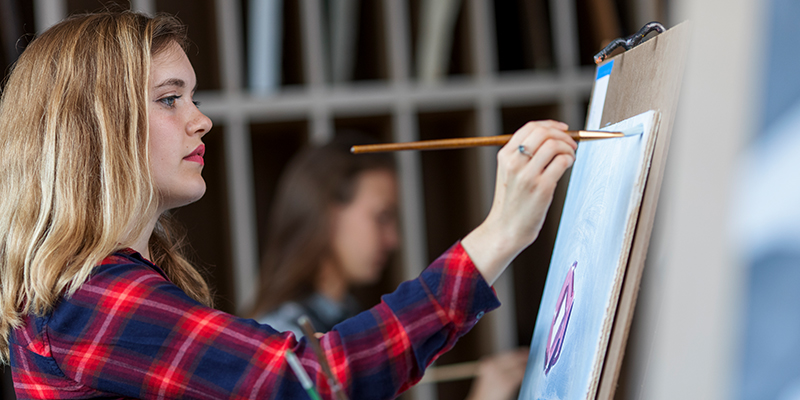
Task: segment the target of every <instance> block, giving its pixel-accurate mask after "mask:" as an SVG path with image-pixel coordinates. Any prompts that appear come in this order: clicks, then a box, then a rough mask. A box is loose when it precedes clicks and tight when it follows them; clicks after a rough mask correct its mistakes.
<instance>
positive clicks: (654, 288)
mask: <svg viewBox="0 0 800 400" xmlns="http://www.w3.org/2000/svg"><path fill="white" fill-rule="evenodd" d="M676 6H677V11H678V13H677V15H676V16H677V18H674V20H676V21H684V20H688V21H690V23H691V24H692V25H691V28H692V34H691V36H690V44H689V50H688V56H687V60H688V64H687V69H686V73H685V76H684V81H683V86H682V87H683V89H682V93H681V99H680V103H679V110H678V113H677V118H678V119H677V120H676V124H675V129H674V135H673V138H672V141H671V146H670V147H671V148H670V151H669V159H668V160H667V170H666V173H665V175H664V190H662V191H661V199H660V203H661V204H660V205H659V215H658V216H657V219H656V222H657V224H656V225H655V229H656V230H655V231H654V233H653V246H651V250H650V257H648V260H655V261H656V262H648V265H647V268H646V269H645V273H644V275H643V281H642V289H641V295H640V298H642V299H641V301H640V304H641V306H637V310H636V314H637V316H640V318H643V322H644V325H643V327H642V329H640V330H639V332H638V335H637V343H638V345H637V347H636V348H635V353H634V354H636V357H635V360H634V362H635V364H634V365H633V366H632V367H631V368H630V370H631V371H634V373H635V375H634V377H633V378H634V379H633V380H632V381H631V386H630V389H629V390H631V393H632V394H633V396H632V397H633V398H636V399H639V398H641V399H653V400H662V399H664V400H666V399H677V398H687V397H688V398H694V399H708V400H716V399H730V398H736V397H737V396H736V395H737V393H733V392H732V390H731V389H732V388H734V387H735V385H734V384H733V383H734V379H735V375H736V374H735V373H736V372H738V371H737V369H736V368H737V365H738V361H739V360H738V359H737V357H736V355H737V351H736V348H737V346H736V345H737V339H738V337H737V334H738V332H739V330H740V329H739V328H740V325H739V322H740V321H739V320H738V319H737V316H738V315H739V314H740V313H741V307H742V304H741V300H740V299H741V296H742V293H741V285H742V280H743V279H744V276H743V274H744V271H743V268H742V266H741V265H739V260H737V259H736V258H734V257H733V254H735V253H736V251H735V249H733V248H732V244H731V243H730V241H729V232H728V227H729V220H728V218H729V214H728V212H729V210H730V198H731V196H730V195H731V193H732V187H733V185H734V184H735V183H736V179H737V178H738V177H737V176H735V174H734V173H733V171H735V170H736V169H735V168H734V167H735V166H736V165H737V162H738V159H739V157H740V155H741V150H742V149H743V147H744V145H745V141H746V139H747V137H748V135H749V134H750V133H751V132H753V127H754V122H755V121H754V120H755V117H756V114H757V111H758V110H759V107H757V105H756V103H755V101H756V100H757V99H759V97H758V96H753V93H757V92H758V90H754V89H755V84H756V82H757V80H756V78H758V77H760V76H759V75H760V74H759V73H758V72H757V67H758V63H759V62H760V60H761V59H762V57H761V55H760V54H758V53H759V52H760V51H761V49H764V48H765V46H763V44H764V37H763V32H764V30H763V29H762V26H763V25H764V11H765V10H764V9H765V8H766V3H765V2H763V1H759V0H702V1H701V0H679V1H677V2H676ZM741 49H751V50H752V51H754V52H755V54H750V55H749V56H748V57H743V58H738V59H736V61H735V62H730V58H729V57H730V55H731V54H736V53H737V52H738V51H740V50H741ZM709 149H713V150H712V152H713V157H711V158H709V154H711V153H709Z"/></svg>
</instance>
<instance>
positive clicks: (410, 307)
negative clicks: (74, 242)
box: [10, 243, 499, 400]
mask: <svg viewBox="0 0 800 400" xmlns="http://www.w3.org/2000/svg"><path fill="white" fill-rule="evenodd" d="M497 306H499V302H498V301H497V298H496V297H495V294H494V291H493V290H492V289H491V288H490V287H489V286H488V285H487V284H486V282H485V281H484V279H483V278H482V276H481V275H480V273H479V272H478V271H477V270H476V269H475V267H474V265H473V264H472V261H471V260H470V259H469V256H468V255H467V254H466V252H465V251H464V249H463V248H462V247H461V245H460V244H458V243H457V244H456V245H455V246H453V247H452V248H450V249H449V250H448V251H447V252H445V253H444V254H443V255H442V256H441V257H440V258H438V259H437V260H436V261H434V263H433V264H431V265H430V266H429V267H428V268H427V269H426V270H425V271H424V272H423V273H422V274H421V275H420V276H419V277H418V278H417V279H414V280H411V281H408V282H404V283H403V284H401V285H400V286H399V287H398V288H397V290H396V291H395V292H394V293H391V294H388V295H386V296H384V297H383V299H382V301H381V303H380V304H379V305H377V306H375V307H374V308H372V309H370V310H367V311H365V312H363V313H361V314H359V315H357V316H355V317H353V318H350V319H348V320H346V321H344V322H342V323H341V324H339V325H337V326H336V327H335V328H334V329H333V330H332V331H331V332H328V333H327V334H325V335H324V336H323V338H322V339H321V340H320V341H321V344H322V346H323V348H324V350H325V353H326V356H327V359H328V362H329V363H330V365H331V368H332V370H333V372H334V374H335V375H336V376H337V378H338V379H339V381H340V382H341V383H342V384H343V386H344V387H345V389H346V390H347V393H348V395H349V396H350V398H352V399H387V398H393V397H395V396H397V395H398V394H399V393H401V392H403V391H404V390H406V389H408V388H409V387H410V386H411V385H413V384H414V383H415V382H417V381H418V380H419V379H420V378H421V377H422V375H423V373H424V370H425V368H426V367H427V366H428V365H430V364H431V363H432V362H433V361H434V360H435V359H436V358H437V357H438V356H439V355H441V354H442V353H444V352H446V351H447V350H449V349H451V348H452V347H453V345H454V344H455V342H456V340H457V339H458V338H459V337H460V336H462V335H464V334H465V333H466V332H467V331H469V329H470V328H472V326H474V325H475V323H476V322H477V321H478V319H480V317H481V316H482V315H483V314H484V312H485V311H489V310H491V309H493V308H496V307H497ZM10 347H11V368H12V375H13V379H14V388H15V390H16V392H17V397H18V398H19V399H20V400H21V399H29V398H31V399H76V398H104V399H108V398H148V399H149V398H182V399H189V398H191V399H220V398H236V399H244V398H259V399H262V398H263V399H295V398H296V399H304V398H307V394H306V393H305V391H304V390H303V388H302V386H301V385H300V384H299V381H298V379H297V378H296V377H295V375H294V373H293V372H291V368H289V366H288V364H287V362H286V359H285V357H284V351H285V350H286V349H292V350H293V351H294V352H295V353H296V354H297V356H298V357H299V358H300V361H301V363H302V365H303V367H304V368H305V369H306V371H307V372H308V374H309V375H310V376H311V379H312V380H313V381H314V384H315V386H316V387H317V389H318V391H319V392H320V394H321V395H322V397H323V398H332V394H331V389H330V387H329V385H328V383H327V379H325V377H324V375H323V373H322V370H321V368H320V366H319V363H318V361H317V358H316V356H315V355H314V353H313V350H312V349H311V346H310V345H308V343H307V342H306V339H305V338H304V339H301V340H300V341H299V342H298V341H296V340H295V337H294V335H293V334H291V333H289V332H285V333H279V332H277V331H275V330H273V329H272V328H270V327H269V326H267V325H259V324H258V323H256V322H255V321H253V320H249V319H242V318H238V317H235V316H233V315H230V314H226V313H224V312H221V311H218V310H214V309H212V308H208V307H205V306H203V305H201V304H199V303H197V302H196V301H194V300H192V299H190V298H189V297H188V296H187V295H186V294H185V293H184V292H183V291H181V290H180V289H179V288H178V287H177V286H175V285H174V284H172V283H171V282H170V281H169V280H168V279H167V278H166V276H165V275H164V273H163V271H162V270H161V269H160V268H158V267H157V266H155V265H153V264H151V263H150V262H148V261H147V260H145V259H144V258H142V257H141V255H139V254H138V253H136V252H134V251H132V250H127V251H123V252H118V253H116V254H114V255H112V256H110V257H108V258H106V259H105V260H104V261H103V262H102V263H101V264H100V265H99V266H98V267H97V268H95V270H94V271H93V274H92V276H91V278H90V279H89V280H88V281H86V282H85V283H84V284H83V285H82V286H81V287H80V288H79V289H78V291H77V292H76V293H75V295H74V296H72V297H70V298H62V299H61V301H60V302H59V304H58V305H56V307H55V309H54V310H53V311H52V312H51V313H50V314H48V315H46V316H44V317H35V316H28V317H27V319H26V324H25V326H23V327H21V328H18V329H16V330H14V331H13V332H12V334H11V340H10Z"/></svg>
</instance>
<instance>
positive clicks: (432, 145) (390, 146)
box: [350, 130, 625, 154]
mask: <svg viewBox="0 0 800 400" xmlns="http://www.w3.org/2000/svg"><path fill="white" fill-rule="evenodd" d="M567 133H568V134H569V135H570V136H571V137H572V139H574V140H576V141H580V140H597V139H609V138H615V137H623V136H625V135H624V134H623V133H622V132H605V131H583V130H581V131H567ZM511 136H512V135H498V136H476V137H467V138H454V139H438V140H421V141H418V142H406V143H384V144H367V145H362V146H353V147H351V148H350V152H351V153H353V154H360V153H378V152H384V151H401V150H442V149H459V148H464V147H478V146H502V145H504V144H506V143H508V141H509V140H511Z"/></svg>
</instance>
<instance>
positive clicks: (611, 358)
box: [597, 23, 689, 399]
mask: <svg viewBox="0 0 800 400" xmlns="http://www.w3.org/2000/svg"><path fill="white" fill-rule="evenodd" d="M688 37H689V27H688V24H687V23H683V24H680V25H678V26H676V27H674V28H672V29H670V30H669V31H667V32H665V33H663V34H661V35H658V36H656V37H655V38H653V39H651V40H649V41H647V42H645V43H643V44H641V45H639V46H638V47H636V48H634V49H633V50H630V51H628V52H625V53H622V54H621V55H619V56H616V57H614V58H613V60H614V70H613V71H612V73H611V77H610V80H609V84H608V92H607V94H606V102H605V107H604V108H603V117H602V118H601V122H600V126H605V125H606V124H608V123H614V122H617V121H621V120H624V119H626V118H630V117H631V116H634V115H637V114H639V113H642V112H644V111H647V110H656V111H658V112H659V113H660V125H659V127H658V137H657V139H656V144H655V150H654V152H653V160H652V163H651V166H650V171H649V174H648V178H647V186H646V187H645V192H644V197H643V199H642V205H641V209H640V211H639V220H638V223H637V225H636V232H635V234H634V238H633V244H632V246H631V252H630V256H629V259H628V268H627V271H626V274H625V280H624V282H623V286H622V292H621V294H620V298H619V302H618V304H617V312H616V316H615V320H614V325H613V328H612V332H611V339H610V341H609V345H608V350H607V353H606V354H607V356H606V360H605V365H604V366H603V374H602V376H601V378H600V387H599V390H598V393H597V398H598V399H610V398H613V396H614V390H615V386H616V382H617V379H618V377H619V372H620V368H621V365H622V360H623V357H624V354H625V345H626V342H627V339H628V332H629V330H630V324H631V320H632V318H633V310H634V307H635V306H636V297H637V295H638V291H639V283H640V281H641V277H642V270H643V269H644V261H645V258H646V256H647V248H648V245H649V244H650V235H651V233H652V229H653V221H654V219H655V214H656V205H657V203H658V196H659V193H660V190H661V182H662V180H663V174H664V165H665V163H666V157H667V150H668V148H669V141H670V137H671V135H672V126H673V123H674V120H675V111H676V110H677V104H678V95H679V93H680V87H681V80H682V78H683V70H684V64H685V60H686V48H687V43H688Z"/></svg>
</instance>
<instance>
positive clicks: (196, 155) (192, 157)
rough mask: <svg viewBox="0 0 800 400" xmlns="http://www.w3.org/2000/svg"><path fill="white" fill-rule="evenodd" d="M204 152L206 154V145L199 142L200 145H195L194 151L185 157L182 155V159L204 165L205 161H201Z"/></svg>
mask: <svg viewBox="0 0 800 400" xmlns="http://www.w3.org/2000/svg"><path fill="white" fill-rule="evenodd" d="M205 154H206V146H205V145H202V144H201V145H200V146H197V148H196V149H194V151H193V152H192V153H191V154H189V155H188V156H186V157H183V159H184V160H186V161H193V162H196V163H198V164H200V165H205V161H203V156H204V155H205Z"/></svg>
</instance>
